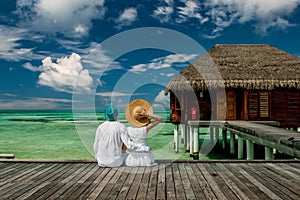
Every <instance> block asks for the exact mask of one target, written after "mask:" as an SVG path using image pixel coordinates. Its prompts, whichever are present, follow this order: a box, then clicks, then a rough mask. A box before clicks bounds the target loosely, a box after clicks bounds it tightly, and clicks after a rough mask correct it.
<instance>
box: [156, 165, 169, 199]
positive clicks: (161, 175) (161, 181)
mask: <svg viewBox="0 0 300 200" xmlns="http://www.w3.org/2000/svg"><path fill="white" fill-rule="evenodd" d="M158 170H159V171H158V177H157V186H156V187H157V188H156V197H157V199H166V198H167V197H166V164H161V165H160V166H158Z"/></svg>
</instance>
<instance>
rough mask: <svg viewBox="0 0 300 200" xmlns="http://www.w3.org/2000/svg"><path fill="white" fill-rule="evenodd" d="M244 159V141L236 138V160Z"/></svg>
mask: <svg viewBox="0 0 300 200" xmlns="http://www.w3.org/2000/svg"><path fill="white" fill-rule="evenodd" d="M243 158H244V139H243V138H242V137H240V136H238V159H243Z"/></svg>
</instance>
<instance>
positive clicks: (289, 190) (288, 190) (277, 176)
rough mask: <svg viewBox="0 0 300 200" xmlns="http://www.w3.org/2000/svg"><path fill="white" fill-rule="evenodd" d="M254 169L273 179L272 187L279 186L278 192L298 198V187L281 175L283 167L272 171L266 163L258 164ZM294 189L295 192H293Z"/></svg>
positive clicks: (299, 192) (299, 196)
mask: <svg viewBox="0 0 300 200" xmlns="http://www.w3.org/2000/svg"><path fill="white" fill-rule="evenodd" d="M255 169H256V170H259V171H260V172H261V173H263V174H264V176H266V177H267V178H268V179H270V180H272V182H273V181H274V184H273V187H274V188H273V189H275V190H276V189H277V188H280V189H279V190H280V192H281V191H282V192H283V193H284V194H285V195H287V196H288V197H290V198H291V199H300V191H299V190H298V187H295V184H292V182H291V181H289V180H288V179H286V178H285V177H284V176H281V172H282V171H284V170H285V169H284V168H282V169H281V171H276V173H274V171H273V170H272V169H271V168H270V167H269V166H268V165H259V166H256V167H255ZM294 191H295V192H294Z"/></svg>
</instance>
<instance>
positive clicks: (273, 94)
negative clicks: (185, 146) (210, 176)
mask: <svg viewBox="0 0 300 200" xmlns="http://www.w3.org/2000/svg"><path fill="white" fill-rule="evenodd" d="M192 93H194V94H192ZM225 93H226V95H225V97H224V92H222V91H219V90H211V91H207V90H206V91H193V92H188V91H175V92H170V120H171V122H172V123H187V121H188V120H192V107H195V106H196V108H197V119H196V120H245V121H278V122H280V126H281V127H290V128H297V127H300V91H299V90H296V89H274V90H270V91H268V90H245V89H234V88H232V89H226V90H225ZM191 95H196V97H197V99H196V101H197V102H195V98H189V97H190V96H191ZM191 99H192V100H191Z"/></svg>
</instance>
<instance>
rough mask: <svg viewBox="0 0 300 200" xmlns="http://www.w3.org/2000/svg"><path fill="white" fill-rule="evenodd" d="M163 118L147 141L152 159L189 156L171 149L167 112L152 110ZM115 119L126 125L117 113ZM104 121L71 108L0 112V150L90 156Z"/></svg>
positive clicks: (22, 155)
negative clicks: (99, 126)
mask: <svg viewBox="0 0 300 200" xmlns="http://www.w3.org/2000/svg"><path fill="white" fill-rule="evenodd" d="M156 114H158V115H161V116H163V117H164V119H165V121H164V122H163V123H161V124H159V125H158V126H157V127H155V128H154V129H153V130H151V131H150V132H149V134H148V137H147V143H148V145H149V146H150V147H151V149H152V152H153V154H154V156H155V159H171V160H176V159H181V160H182V159H183V160H191V159H192V158H191V157H190V156H189V154H188V153H186V151H185V149H184V147H183V145H182V144H181V145H180V149H179V153H177V154H176V153H175V152H174V150H173V146H174V144H173V137H174V136H173V129H174V125H173V124H172V123H170V122H169V121H168V119H169V116H168V112H158V113H156ZM119 120H120V121H122V122H124V123H125V124H126V126H129V125H128V124H127V123H126V121H125V117H124V113H120V115H119ZM103 121H104V113H103V112H101V111H100V112H97V113H96V114H95V113H90V112H79V114H78V113H76V117H74V116H73V112H72V111H0V153H13V154H15V158H16V159H93V152H92V145H93V141H94V137H95V131H96V128H97V126H98V125H99V124H100V123H102V122H103ZM211 158H212V159H216V158H221V159H224V158H226V157H224V156H220V155H216V154H214V153H213V152H212V153H210V154H209V155H200V159H211Z"/></svg>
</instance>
